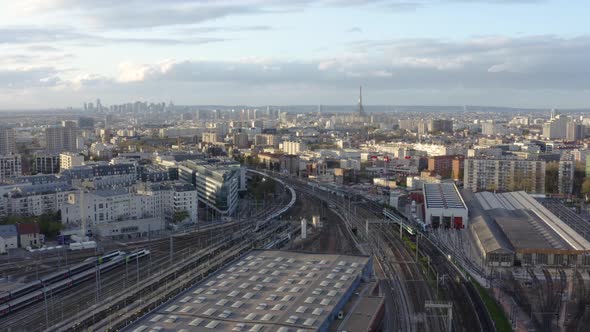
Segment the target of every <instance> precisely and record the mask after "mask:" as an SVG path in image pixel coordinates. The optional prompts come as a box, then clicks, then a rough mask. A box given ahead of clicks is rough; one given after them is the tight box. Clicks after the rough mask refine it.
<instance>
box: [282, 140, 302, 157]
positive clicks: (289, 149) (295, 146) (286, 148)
mask: <svg viewBox="0 0 590 332" xmlns="http://www.w3.org/2000/svg"><path fill="white" fill-rule="evenodd" d="M306 150H307V146H306V145H305V143H304V142H295V141H284V142H283V152H285V153H286V154H298V153H300V152H304V151H306Z"/></svg>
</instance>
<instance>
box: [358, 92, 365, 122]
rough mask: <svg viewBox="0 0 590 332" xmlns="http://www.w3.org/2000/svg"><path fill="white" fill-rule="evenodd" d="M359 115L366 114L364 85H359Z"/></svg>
mask: <svg viewBox="0 0 590 332" xmlns="http://www.w3.org/2000/svg"><path fill="white" fill-rule="evenodd" d="M359 115H360V116H365V115H366V114H365V108H364V107H363V87H362V86H361V87H359Z"/></svg>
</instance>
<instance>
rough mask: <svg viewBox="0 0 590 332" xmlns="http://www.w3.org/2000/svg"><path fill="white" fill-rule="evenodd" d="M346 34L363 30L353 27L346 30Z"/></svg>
mask: <svg viewBox="0 0 590 332" xmlns="http://www.w3.org/2000/svg"><path fill="white" fill-rule="evenodd" d="M347 32H358V33H360V32H363V29H361V28H359V27H353V28H350V29H348V30H347Z"/></svg>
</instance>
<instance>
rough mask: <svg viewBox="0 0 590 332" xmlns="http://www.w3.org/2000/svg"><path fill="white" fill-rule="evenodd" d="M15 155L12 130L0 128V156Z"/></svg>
mask: <svg viewBox="0 0 590 332" xmlns="http://www.w3.org/2000/svg"><path fill="white" fill-rule="evenodd" d="M13 153H16V144H15V140H14V129H13V128H7V127H0V156H2V155H9V154H13Z"/></svg>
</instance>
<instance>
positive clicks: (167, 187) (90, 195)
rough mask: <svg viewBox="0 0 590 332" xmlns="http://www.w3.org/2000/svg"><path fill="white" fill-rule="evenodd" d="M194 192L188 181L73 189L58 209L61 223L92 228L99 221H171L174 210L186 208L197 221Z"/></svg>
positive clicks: (190, 216)
mask: <svg viewBox="0 0 590 332" xmlns="http://www.w3.org/2000/svg"><path fill="white" fill-rule="evenodd" d="M197 202H198V201H197V192H196V190H195V187H194V186H192V185H190V184H188V183H174V182H172V183H155V184H149V183H147V184H141V185H140V186H139V187H138V188H137V191H136V192H129V191H128V190H124V189H116V190H94V191H88V192H85V191H84V192H83V191H80V192H77V193H72V194H70V195H69V196H68V200H67V202H66V204H64V205H63V207H62V209H61V215H62V223H64V224H66V225H68V224H69V225H71V224H76V225H80V226H82V220H85V221H86V224H85V227H87V228H93V227H94V226H96V225H99V224H102V223H112V222H121V221H127V220H143V219H151V218H157V219H160V220H168V221H172V217H173V215H174V212H179V211H186V212H187V213H188V219H189V221H190V222H193V223H196V222H197V217H198V212H197Z"/></svg>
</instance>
